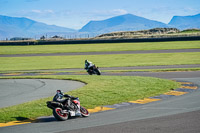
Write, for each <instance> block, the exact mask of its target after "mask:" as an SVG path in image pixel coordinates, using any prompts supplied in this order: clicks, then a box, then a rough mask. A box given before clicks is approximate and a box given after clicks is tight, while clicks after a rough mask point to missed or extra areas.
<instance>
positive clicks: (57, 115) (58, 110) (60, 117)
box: [53, 108, 69, 121]
mask: <svg viewBox="0 0 200 133" xmlns="http://www.w3.org/2000/svg"><path fill="white" fill-rule="evenodd" d="M53 116H54V117H55V118H56V119H57V120H58V121H65V120H67V119H68V117H69V113H63V110H62V109H61V108H55V109H53Z"/></svg>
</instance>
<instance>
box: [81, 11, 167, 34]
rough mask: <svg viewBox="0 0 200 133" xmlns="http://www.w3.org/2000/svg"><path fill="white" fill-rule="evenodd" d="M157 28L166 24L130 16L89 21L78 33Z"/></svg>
mask: <svg viewBox="0 0 200 133" xmlns="http://www.w3.org/2000/svg"><path fill="white" fill-rule="evenodd" d="M158 27H162V28H163V27H168V25H167V24H164V23H161V22H158V21H153V20H149V19H146V18H143V17H139V16H135V15H132V14H125V15H121V16H116V17H112V18H109V19H106V20H102V21H90V22H89V23H88V24H86V25H85V26H83V28H82V29H80V30H79V32H100V33H101V32H102V33H106V32H114V31H137V30H145V29H152V28H158Z"/></svg>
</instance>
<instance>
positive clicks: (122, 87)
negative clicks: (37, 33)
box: [0, 41, 200, 122]
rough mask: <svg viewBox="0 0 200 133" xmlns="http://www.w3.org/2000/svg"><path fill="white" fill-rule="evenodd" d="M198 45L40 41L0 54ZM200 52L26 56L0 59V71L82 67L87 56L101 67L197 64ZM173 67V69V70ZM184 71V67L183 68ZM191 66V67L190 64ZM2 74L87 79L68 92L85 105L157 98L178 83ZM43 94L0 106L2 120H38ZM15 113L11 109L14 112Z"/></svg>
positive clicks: (193, 44)
mask: <svg viewBox="0 0 200 133" xmlns="http://www.w3.org/2000/svg"><path fill="white" fill-rule="evenodd" d="M193 48H200V41H186V42H182V41H180V42H154V43H111V44H82V45H81V44H76V45H43V46H42V45H40V46H0V54H33V53H65V52H97V51H98V52H100V51H102V52H103V51H130V50H162V49H193ZM199 57H200V52H193V53H190V52H188V53H160V54H158V53H155V54H119V55H117V54H114V55H84V56H83V55H74V56H37V57H34V56H32V57H31V56H30V57H0V64H1V65H0V72H1V73H4V72H9V71H20V70H32V71H34V70H41V69H46V70H48V69H60V68H83V67H84V60H85V59H88V60H91V61H92V62H93V63H95V64H96V65H97V66H99V67H122V66H152V65H181V64H200V58H199ZM175 70H177V69H175ZM184 70H185V69H184ZM190 70H194V69H193V68H192V69H190ZM0 78H52V79H70V80H78V81H82V82H85V83H87V85H85V86H84V87H82V88H80V89H77V90H74V91H71V92H68V93H69V94H71V95H74V96H78V97H79V98H80V100H81V103H82V105H83V106H85V107H86V108H94V107H96V106H102V105H109V104H115V103H121V102H127V101H130V100H137V99H142V98H145V97H150V96H155V95H159V94H162V93H164V92H167V91H169V90H171V89H175V88H177V87H178V86H179V84H178V83H176V82H174V81H170V80H164V79H158V78H149V77H148V78H147V77H135V76H103V75H101V76H95V75H93V76H88V75H85V76H72V75H63V76H55V75H54V76H53V75H52V76H24V77H21V76H19V77H3V76H2V77H0ZM51 99H52V97H49V98H44V99H40V100H36V101H32V102H28V103H24V104H20V105H16V106H11V107H7V108H1V109H0V122H8V121H13V120H16V118H19V117H20V118H24V119H30V118H36V117H38V116H46V115H51V114H52V111H51V110H50V109H48V108H47V107H46V105H45V103H46V101H47V100H51ZM13 112H14V113H13Z"/></svg>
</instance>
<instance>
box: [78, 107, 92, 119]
mask: <svg viewBox="0 0 200 133" xmlns="http://www.w3.org/2000/svg"><path fill="white" fill-rule="evenodd" d="M80 112H81V115H82V116H83V117H88V116H90V113H89V111H88V110H87V109H86V108H84V107H82V106H80Z"/></svg>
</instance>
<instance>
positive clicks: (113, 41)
mask: <svg viewBox="0 0 200 133" xmlns="http://www.w3.org/2000/svg"><path fill="white" fill-rule="evenodd" d="M194 40H200V36H188V37H186V36H185V37H162V38H137V39H102V40H101V39H99V40H92V39H91V40H59V41H49V40H42V41H29V42H28V41H27V42H26V41H23V42H9V41H8V42H0V45H1V46H6V45H48V44H91V43H123V42H164V41H194Z"/></svg>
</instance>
